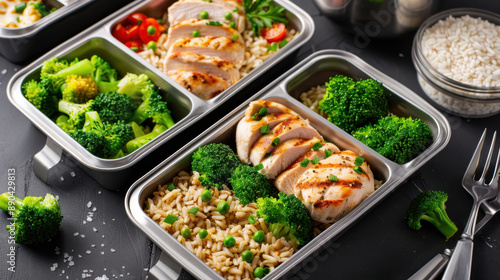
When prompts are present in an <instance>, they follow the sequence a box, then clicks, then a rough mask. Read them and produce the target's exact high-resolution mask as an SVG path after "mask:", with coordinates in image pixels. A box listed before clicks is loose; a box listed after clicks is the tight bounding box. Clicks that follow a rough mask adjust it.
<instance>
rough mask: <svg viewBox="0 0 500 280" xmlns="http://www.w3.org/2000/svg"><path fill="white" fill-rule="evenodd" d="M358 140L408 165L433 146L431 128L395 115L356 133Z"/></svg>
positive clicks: (362, 128) (417, 121) (354, 133)
mask: <svg viewBox="0 0 500 280" xmlns="http://www.w3.org/2000/svg"><path fill="white" fill-rule="evenodd" d="M352 135H353V136H354V137H355V138H356V139H358V140H359V141H361V142H363V143H364V144H366V145H367V146H369V147H370V148H372V149H374V150H375V151H377V152H378V153H380V154H381V155H383V156H385V157H387V158H388V159H391V160H393V161H395V162H397V163H400V164H403V163H406V162H408V161H410V160H412V159H413V158H415V157H416V156H418V155H419V154H420V153H422V152H423V151H424V150H425V149H427V147H429V146H430V145H431V144H432V141H433V137H432V132H431V130H430V128H429V126H428V125H427V124H426V123H424V122H423V121H422V120H420V119H416V118H411V117H408V118H404V117H398V116H395V115H390V116H386V117H384V118H381V119H380V120H379V121H378V123H376V124H373V125H367V126H365V127H361V128H359V129H358V130H356V131H354V132H353V134H352Z"/></svg>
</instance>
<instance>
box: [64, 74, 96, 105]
mask: <svg viewBox="0 0 500 280" xmlns="http://www.w3.org/2000/svg"><path fill="white" fill-rule="evenodd" d="M61 90H62V99H63V100H65V101H69V102H73V103H86V102H87V101H89V100H91V99H94V98H95V97H96V96H97V95H98V94H99V90H98V88H97V85H96V83H95V82H94V80H92V77H90V76H88V75H85V76H77V75H69V76H67V77H66V82H65V83H64V84H63V85H62V87H61Z"/></svg>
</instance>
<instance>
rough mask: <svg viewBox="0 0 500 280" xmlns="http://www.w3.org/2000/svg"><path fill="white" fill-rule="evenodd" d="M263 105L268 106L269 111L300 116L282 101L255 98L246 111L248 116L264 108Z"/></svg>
mask: <svg viewBox="0 0 500 280" xmlns="http://www.w3.org/2000/svg"><path fill="white" fill-rule="evenodd" d="M262 107H266V108H267V113H268V114H269V113H284V114H290V115H294V116H298V115H299V114H297V113H295V112H294V111H293V110H291V109H289V108H287V107H286V106H283V105H281V104H280V103H277V102H274V101H269V100H255V101H252V102H250V104H248V108H247V109H246V111H245V116H246V117H250V118H251V117H252V116H253V115H255V114H256V113H258V112H259V111H260V109H262Z"/></svg>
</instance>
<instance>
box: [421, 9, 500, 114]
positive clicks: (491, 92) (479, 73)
mask: <svg viewBox="0 0 500 280" xmlns="http://www.w3.org/2000/svg"><path fill="white" fill-rule="evenodd" d="M412 59H413V64H414V65H415V68H416V70H417V78H418V81H419V83H420V86H421V87H422V89H423V90H424V92H425V93H426V94H427V95H428V96H429V98H431V99H432V100H433V101H434V102H435V103H436V104H438V105H439V106H440V107H441V108H442V109H443V110H444V111H447V112H449V113H452V114H455V115H458V116H462V117H467V118H480V117H487V116H492V115H495V114H497V113H499V112H500V15H498V14H496V13H493V12H489V11H484V10H479V9H469V8H467V9H462V8H461V9H453V10H448V11H444V12H441V13H438V14H436V15H433V16H432V17H430V18H429V19H427V20H426V21H425V22H424V23H423V24H422V25H421V26H420V28H419V30H418V31H417V34H416V35H415V38H414V40H413V48H412Z"/></svg>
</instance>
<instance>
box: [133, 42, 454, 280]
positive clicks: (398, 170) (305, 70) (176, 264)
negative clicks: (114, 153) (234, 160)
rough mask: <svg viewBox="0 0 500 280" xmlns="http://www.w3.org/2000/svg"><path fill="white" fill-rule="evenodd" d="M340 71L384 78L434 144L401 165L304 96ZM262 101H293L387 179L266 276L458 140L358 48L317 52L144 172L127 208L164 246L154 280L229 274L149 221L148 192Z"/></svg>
mask: <svg viewBox="0 0 500 280" xmlns="http://www.w3.org/2000/svg"><path fill="white" fill-rule="evenodd" d="M337 74H343V75H348V76H351V77H353V78H354V79H366V78H372V79H375V80H378V81H379V82H381V83H382V84H383V86H384V88H385V90H386V91H387V92H388V93H390V99H389V106H390V111H391V112H392V113H393V114H396V115H399V116H412V117H416V118H420V119H422V120H423V121H424V122H425V123H427V125H428V126H429V128H430V129H431V131H432V134H433V138H434V141H433V143H432V144H431V146H430V147H429V148H427V149H426V150H425V151H424V152H423V153H421V154H420V155H419V156H417V157H416V158H414V159H413V160H411V161H409V162H407V163H405V164H397V163H395V162H393V161H390V160H388V159H387V158H384V157H383V156H381V155H380V154H378V153H376V152H375V151H373V150H372V149H370V148H368V147H366V146H365V145H363V144H362V143H361V142H359V141H357V140H356V139H355V138H353V137H352V136H351V135H349V134H348V133H346V132H345V131H342V130H340V129H339V128H338V127H336V126H334V125H333V124H332V123H330V122H329V121H328V120H326V119H325V118H323V117H321V116H320V115H318V114H317V113H314V112H313V111H311V110H310V109H309V108H307V107H306V106H305V105H303V104H302V103H301V102H300V101H299V100H298V98H299V95H300V93H302V92H304V91H307V90H309V89H310V88H312V87H313V86H317V85H321V84H324V82H326V81H328V78H329V77H331V76H334V75H337ZM257 99H265V100H271V101H275V102H279V103H281V104H283V105H285V106H287V107H288V108H290V109H292V110H293V111H295V112H297V113H298V114H299V115H301V116H302V117H303V118H305V119H308V120H309V121H310V124H311V125H312V126H313V127H314V128H316V129H317V130H318V132H319V133H320V134H321V135H322V136H323V137H324V138H325V139H326V140H328V141H331V142H332V143H334V144H336V145H337V146H338V147H339V148H340V149H341V150H351V151H353V152H355V153H357V154H361V155H363V157H364V158H365V159H366V161H367V162H368V164H369V165H370V167H371V169H372V171H373V173H374V176H375V179H377V180H381V181H382V182H383V184H382V185H381V186H380V187H379V188H378V189H377V190H376V191H375V192H374V193H373V194H371V195H370V196H369V197H368V198H366V199H365V200H364V201H363V202H362V203H361V204H359V205H358V206H357V207H356V208H354V209H353V210H352V211H351V212H350V213H348V214H347V215H346V216H344V217H343V218H342V219H340V220H339V221H337V222H336V223H334V224H333V225H332V226H330V227H329V228H328V229H326V230H324V231H323V232H322V233H321V234H320V235H318V236H317V237H315V238H314V239H313V240H312V241H311V242H309V243H308V244H307V245H306V246H304V247H303V248H301V249H299V251H298V252H296V253H295V254H294V255H293V256H292V257H291V258H290V259H288V260H287V261H285V262H284V263H283V264H281V265H279V266H278V267H277V268H276V269H275V270H273V271H272V272H271V273H270V274H268V275H267V276H266V277H265V279H278V278H281V277H283V276H284V275H286V273H287V272H289V271H290V270H291V269H292V268H293V267H295V266H296V265H298V263H300V262H301V261H302V260H304V259H305V258H306V257H307V256H309V255H310V254H312V253H313V252H315V251H316V250H318V249H320V248H321V247H322V246H323V245H324V244H325V243H326V242H328V241H329V240H331V239H333V238H336V237H338V236H340V235H341V234H342V233H343V232H344V231H345V230H347V229H348V228H349V227H350V226H351V225H352V224H353V223H355V222H357V221H359V220H360V219H361V217H362V216H363V215H365V214H367V213H368V212H369V211H370V210H371V209H373V208H374V207H375V206H376V205H377V204H378V203H382V201H383V199H384V198H385V197H387V196H388V195H389V194H390V193H391V192H392V191H394V190H395V189H396V188H397V187H398V186H399V185H400V183H402V182H403V181H404V180H406V179H407V178H408V177H409V176H410V175H411V174H413V173H414V172H415V171H416V170H418V169H419V168H420V167H421V166H422V165H423V164H424V163H426V162H427V161H428V160H430V159H431V158H432V157H433V156H435V155H436V154H437V153H438V152H439V151H441V150H442V149H443V148H444V147H445V146H446V144H447V143H448V141H449V139H450V137H451V130H450V126H449V124H448V122H447V120H446V118H445V117H444V116H443V115H442V114H441V113H439V112H438V111H437V110H436V109H434V108H433V107H432V106H431V105H429V104H428V103H427V102H425V101H424V100H423V99H422V98H420V97H419V96H417V95H416V94H415V93H413V92H412V91H410V90H409V89H408V88H406V87H404V86H403V85H401V84H400V83H398V82H397V81H395V80H394V79H392V78H390V77H388V76H386V75H385V74H383V73H381V72H380V71H378V70H376V69H375V68H373V67H371V66H370V65H368V64H367V63H365V62H364V61H362V60H361V59H360V58H358V57H356V56H354V55H352V54H350V53H347V52H343V51H338V50H326V51H320V52H317V53H315V54H313V55H311V56H310V57H308V58H306V59H305V60H304V61H303V62H302V63H300V64H299V65H297V66H295V67H294V68H293V69H291V70H290V71H288V72H287V73H285V74H284V75H282V76H281V77H280V78H279V79H277V80H276V81H275V82H274V83H273V84H270V85H269V86H267V87H266V88H264V89H263V90H262V91H260V92H259V93H257V94H255V95H254V96H253V97H251V98H250V99H249V100H248V102H246V103H244V104H242V105H241V106H239V107H238V108H236V109H235V110H234V111H232V112H231V113H230V114H229V115H227V116H226V117H224V118H223V119H221V120H220V121H218V122H217V123H216V124H214V125H213V126H212V127H210V128H209V129H207V130H206V131H205V132H204V133H202V134H201V135H200V136H198V137H197V138H195V139H194V140H193V141H191V142H189V143H188V144H186V146H185V147H184V148H183V149H181V150H179V151H178V152H177V153H175V154H173V155H172V156H171V157H169V158H168V159H166V160H165V161H164V162H163V163H161V164H160V165H158V166H157V167H156V168H154V169H153V170H151V171H150V172H149V173H147V174H146V175H144V176H143V177H142V178H141V179H140V180H138V181H137V182H136V183H135V184H134V185H133V186H132V187H131V188H130V189H129V191H128V193H127V196H126V198H125V209H126V211H127V214H128V216H129V218H130V219H131V220H132V222H134V224H136V225H137V227H139V229H141V230H142V231H143V232H144V233H145V234H146V235H147V236H148V237H149V238H150V239H151V240H152V241H153V242H154V243H156V244H157V245H158V246H159V247H160V248H161V249H162V250H163V255H162V257H161V259H160V261H159V263H158V264H157V265H156V266H155V267H154V268H153V269H152V270H151V276H152V278H153V279H176V278H177V276H178V274H179V271H180V270H181V268H184V269H186V270H187V271H189V273H190V274H192V275H193V276H194V277H196V278H198V279H222V277H221V276H220V275H219V274H217V273H216V272H215V271H214V270H212V269H211V268H210V267H208V266H207V265H206V264H205V263H203V261H201V260H200V259H199V258H198V257H196V256H195V255H194V254H192V253H191V252H190V251H189V250H188V249H187V248H186V247H185V246H183V245H182V244H181V243H180V242H178V241H177V240H176V239H175V238H173V237H172V235H170V234H169V233H168V232H167V231H166V230H164V229H163V228H162V227H160V226H159V225H158V224H157V223H156V222H155V221H153V220H152V219H151V218H149V217H148V216H147V215H146V214H145V212H144V210H143V207H144V205H145V202H146V200H147V199H148V197H150V196H151V195H152V193H153V192H154V191H156V190H157V188H158V185H163V184H166V183H168V182H169V181H170V180H172V178H173V177H174V176H176V175H177V173H178V172H179V171H182V170H189V169H190V166H191V155H192V153H193V152H194V151H195V150H196V149H197V148H198V147H200V146H202V145H206V144H208V143H226V144H229V145H231V146H234V145H235V133H236V125H237V123H238V122H239V121H240V119H241V118H242V117H243V115H244V112H245V110H246V108H247V106H248V103H249V102H250V101H253V100H257Z"/></svg>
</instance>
